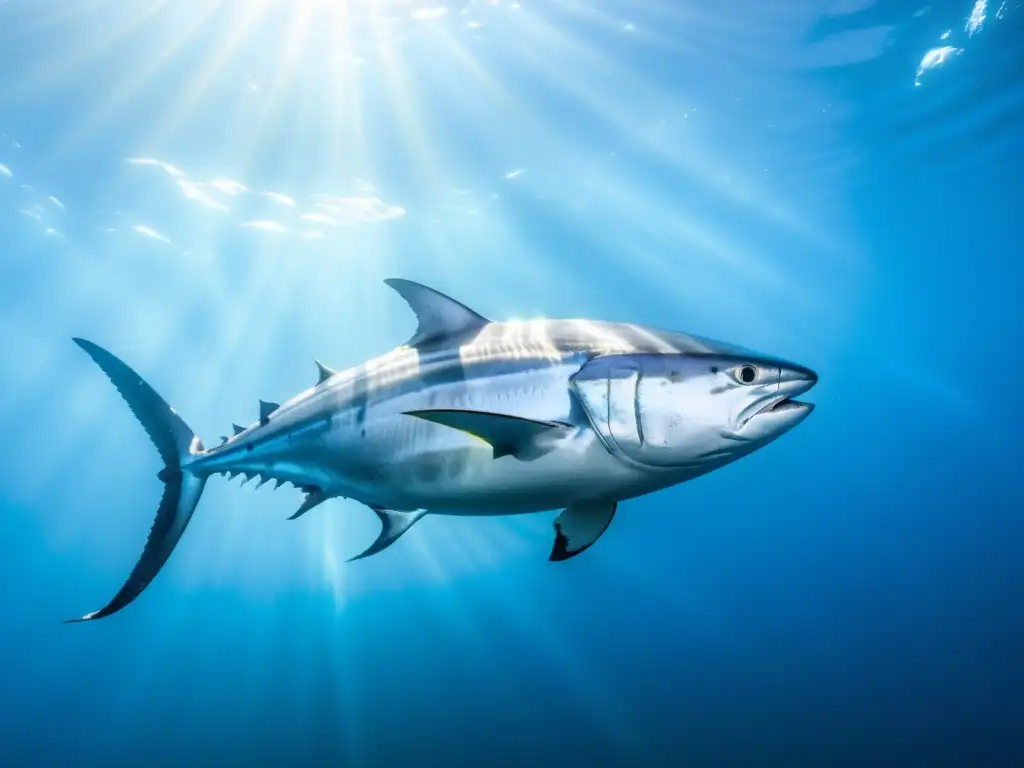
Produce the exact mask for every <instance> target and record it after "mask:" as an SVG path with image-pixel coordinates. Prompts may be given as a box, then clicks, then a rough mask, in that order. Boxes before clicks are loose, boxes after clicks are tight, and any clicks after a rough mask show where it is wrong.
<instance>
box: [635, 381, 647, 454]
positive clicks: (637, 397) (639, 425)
mask: <svg viewBox="0 0 1024 768" xmlns="http://www.w3.org/2000/svg"><path fill="white" fill-rule="evenodd" d="M643 376H644V375H643V372H642V371H637V373H636V388H635V389H634V390H633V418H634V419H635V420H636V435H637V437H638V438H639V439H640V445H641V446H643V444H644V424H643V422H642V421H641V420H640V382H641V381H643Z"/></svg>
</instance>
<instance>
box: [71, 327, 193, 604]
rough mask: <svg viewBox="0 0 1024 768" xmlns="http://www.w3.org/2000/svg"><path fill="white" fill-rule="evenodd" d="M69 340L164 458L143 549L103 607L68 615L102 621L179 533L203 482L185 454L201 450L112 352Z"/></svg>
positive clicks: (138, 586) (147, 576)
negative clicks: (90, 361) (108, 383)
mask: <svg viewBox="0 0 1024 768" xmlns="http://www.w3.org/2000/svg"><path fill="white" fill-rule="evenodd" d="M74 342H75V343H76V344H77V345H78V346H80V347H81V348H82V349H84V350H85V351H86V352H87V353H88V354H89V356H90V357H91V358H92V359H93V360H94V361H95V362H96V364H97V365H98V366H99V367H100V368H101V369H102V370H103V372H104V373H105V374H107V376H108V377H109V378H110V380H111V381H112V382H113V383H114V386H115V387H117V391H118V392H120V393H121V397H123V398H124V399H125V402H127V403H128V407H129V408H131V409H132V413H134V414H135V418H137V419H138V420H139V422H140V423H141V424H142V426H143V428H144V429H145V430H146V433H147V434H148V435H149V439H150V440H152V441H153V444H154V445H156V449H157V451H159V453H160V458H162V459H163V461H164V468H163V469H162V470H161V471H160V474H159V475H158V476H159V478H160V479H161V480H162V481H163V483H164V495H163V498H162V499H160V506H159V508H158V509H157V512H156V520H155V521H154V522H153V528H152V530H150V532H149V539H148V540H147V541H146V547H145V549H143V551H142V556H141V557H140V558H139V562H138V563H136V565H135V568H134V569H132V572H131V575H129V576H128V580H127V581H126V582H125V583H124V586H123V587H121V589H120V591H119V592H118V593H117V594H116V595H114V598H113V599H112V600H111V601H110V602H109V603H107V605H106V606H104V607H103V608H100V609H99V610H98V611H93V612H92V613H87V614H86V615H85V616H82V617H81V618H80V619H71V620H70V621H72V622H75V621H89V620H91V619H102V618H103V617H104V616H109V615H110V614H112V613H116V612H117V611H119V610H121V609H122V608H124V607H125V606H126V605H128V604H129V603H130V602H132V600H134V599H135V598H136V597H138V596H139V595H140V594H142V590H144V589H145V588H146V587H147V586H149V583H150V582H151V581H152V580H153V578H154V577H155V576H156V575H157V573H158V572H159V571H160V568H161V567H163V564H164V563H165V562H167V558H168V557H170V555H171V552H172V551H173V550H174V546H175V544H177V543H178V539H180V538H181V534H182V533H184V531H185V526H186V525H188V521H189V520H190V519H191V517H192V513H193V512H195V509H196V504H198V503H199V497H200V495H201V494H202V492H203V486H204V485H205V484H206V478H205V477H198V476H196V475H193V474H191V473H190V472H188V471H184V470H183V466H184V465H185V464H186V463H187V461H188V459H189V457H190V456H193V455H195V454H196V453H198V452H199V451H202V450H203V444H202V443H201V442H200V441H199V438H198V437H196V436H195V435H194V434H193V433H192V430H191V429H189V428H188V426H186V424H185V422H184V421H182V420H181V417H180V416H178V414H177V413H175V412H174V409H173V408H171V407H170V406H169V405H168V404H167V403H166V402H165V401H164V399H163V398H162V397H160V395H158V394H157V393H156V391H155V390H154V389H153V388H152V387H151V386H149V384H147V383H146V382H144V381H143V380H142V377H141V376H139V375H138V374H137V373H136V372H135V371H133V370H132V369H131V368H129V367H128V366H127V365H125V364H124V363H123V362H121V361H120V360H118V359H117V358H116V357H115V356H114V355H112V354H110V353H109V352H107V351H106V350H105V349H103V348H102V347H98V346H96V345H95V344H93V343H92V342H91V341H86V340H85V339H74Z"/></svg>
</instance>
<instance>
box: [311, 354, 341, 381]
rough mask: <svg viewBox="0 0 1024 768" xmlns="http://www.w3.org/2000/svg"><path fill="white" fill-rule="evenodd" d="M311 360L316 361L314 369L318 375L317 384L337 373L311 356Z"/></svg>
mask: <svg viewBox="0 0 1024 768" xmlns="http://www.w3.org/2000/svg"><path fill="white" fill-rule="evenodd" d="M313 362H314V363H316V370H317V373H318V374H319V375H320V380H319V381H317V384H323V383H324V382H325V381H327V380H328V379H329V378H331V376H333V375H334V374H336V373H337V371H335V370H332V369H331V368H328V367H327V366H326V365H324V364H323V363H321V362H320V361H319V360H317V359H316V358H313Z"/></svg>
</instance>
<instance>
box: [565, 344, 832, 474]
mask: <svg viewBox="0 0 1024 768" xmlns="http://www.w3.org/2000/svg"><path fill="white" fill-rule="evenodd" d="M817 380H818V377H817V375H816V374H815V373H814V372H813V371H811V370H810V369H808V368H805V367H803V366H800V365H796V364H793V363H787V362H784V361H781V360H775V359H772V358H769V357H765V356H761V355H757V354H754V353H744V352H736V351H732V350H730V351H729V352H728V353H717V352H712V353H701V354H692V353H687V354H630V355H611V356H607V357H598V358H595V359H594V360H591V361H590V362H589V363H587V364H586V365H585V366H583V368H582V369H581V370H580V371H579V372H578V373H577V374H576V375H575V376H574V377H573V388H574V390H575V392H576V394H577V395H578V397H579V399H580V401H581V402H582V404H583V406H584V409H585V410H586V412H587V415H588V417H589V419H590V422H591V424H592V426H593V427H594V429H595V430H596V431H597V432H598V434H599V436H600V437H601V439H602V441H603V442H604V444H605V446H606V447H607V448H608V449H609V450H610V451H611V452H612V453H613V454H615V455H617V456H619V457H620V458H624V459H625V460H626V461H628V462H633V463H635V464H639V465H641V466H643V467H650V468H679V469H687V470H692V469H700V468H705V469H707V468H713V467H716V466H720V465H722V464H725V463H728V462H730V461H733V460H735V459H737V458H740V457H741V456H745V455H747V454H749V453H751V452H752V451H755V450H757V449H758V448H760V447H762V446H764V445H767V444H768V443H770V442H772V441H773V440H775V439H776V438H778V437H779V436H781V435H783V434H785V433H786V432H788V431H789V430H791V429H792V428H793V427H795V426H796V425H797V424H799V423H800V422H802V421H803V420H804V419H806V418H807V417H808V416H809V415H810V413H811V411H812V410H813V409H814V406H813V405H811V404H809V403H803V402H800V401H797V400H794V399H792V398H794V397H796V396H798V395H801V394H803V393H804V392H806V391H807V390H809V389H810V388H811V387H813V386H814V384H815V383H816V382H817Z"/></svg>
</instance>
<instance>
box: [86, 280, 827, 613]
mask: <svg viewBox="0 0 1024 768" xmlns="http://www.w3.org/2000/svg"><path fill="white" fill-rule="evenodd" d="M388 283H389V284H390V285H391V286H392V287H393V288H395V289H396V290H397V291H398V292H399V293H400V294H401V295H402V296H403V298H405V299H406V300H407V301H408V302H409V304H410V306H411V307H412V309H413V310H414V312H415V313H416V315H417V318H418V320H419V328H418V330H417V333H416V334H415V335H414V336H413V338H412V339H410V340H409V342H408V343H407V344H406V345H404V346H402V347H399V348H398V349H396V350H394V351H392V352H390V353H388V354H386V355H383V356H382V357H379V358H376V359H374V360H370V361H368V362H366V363H364V364H362V365H359V366H356V367H354V368H351V369H349V370H346V371H341V372H334V371H332V370H330V369H328V368H326V367H325V366H323V365H322V364H320V363H317V368H318V371H319V380H318V382H317V384H316V385H315V386H313V387H311V388H310V389H308V390H306V391H305V392H302V393H300V394H299V395H297V396H295V397H294V398H292V399H291V400H289V401H287V402H285V403H283V404H282V405H276V404H273V403H261V410H260V419H259V420H258V421H257V422H255V423H253V424H252V425H250V426H249V427H247V428H244V429H243V428H238V427H236V429H235V434H234V435H232V436H231V437H229V438H224V442H223V443H222V444H221V445H219V446H216V447H213V448H209V449H206V448H203V447H202V445H201V443H200V442H199V440H198V438H197V437H195V436H194V435H193V434H192V433H191V431H190V430H188V428H187V427H186V426H185V425H184V423H183V422H181V420H180V418H179V417H177V414H175V413H174V411H173V410H172V409H170V407H169V406H167V404H166V403H164V402H163V401H162V399H160V398H159V395H157V394H156V393H155V391H153V390H152V389H151V388H149V386H148V385H147V384H146V383H145V382H144V381H142V379H141V377H138V374H135V373H134V371H132V370H131V369H130V368H128V367H127V366H126V365H124V364H123V363H121V361H119V360H118V359H117V358H116V357H114V356H113V355H111V354H110V353H109V352H106V351H105V350H102V349H101V348H99V347H97V346H96V345H93V344H91V342H85V341H82V340H76V341H78V343H79V344H80V345H81V346H83V348H84V349H86V351H87V352H89V354H90V355H91V356H92V357H93V358H94V360H96V362H97V363H98V364H100V366H101V368H103V369H104V371H105V372H106V373H107V374H108V376H110V378H111V379H112V380H113V382H114V384H115V385H116V386H117V387H118V389H119V390H120V391H121V393H122V395H123V396H124V397H125V399H126V400H127V401H128V403H129V405H130V406H131V407H132V409H133V411H134V412H135V413H136V415H137V416H138V417H139V419H140V421H141V422H142V424H143V426H144V427H145V428H146V429H147V431H148V432H149V434H150V437H151V438H152V439H153V441H154V443H156V444H157V447H158V450H160V453H161V456H162V457H163V458H164V460H165V462H166V464H167V468H165V470H164V471H163V472H162V473H161V479H163V480H164V482H165V485H166V489H167V490H166V492H165V498H164V502H163V503H162V504H161V508H160V510H159V511H158V515H157V521H156V523H155V524H154V530H153V533H152V534H151V536H150V540H149V542H148V543H147V547H146V550H145V551H144V552H143V556H142V558H141V559H140V561H139V564H138V565H137V566H136V569H135V571H133V574H132V576H131V577H129V581H128V583H126V585H125V587H123V588H122V590H121V592H119V593H118V595H117V596H115V598H114V599H113V600H112V601H111V602H110V603H109V604H108V605H107V606H106V607H105V608H103V609H101V610H100V611H96V612H94V613H92V614H88V615H86V616H85V617H83V619H93V618H100V617H101V616H105V615H109V614H110V613H113V612H115V611H117V610H120V608H122V607H124V605H127V604H128V602H131V600H132V599H134V597H136V596H137V595H138V594H139V593H140V592H141V591H142V589H144V588H145V586H146V585H147V584H148V583H149V581H150V580H152V578H153V577H154V576H155V575H156V572H157V571H159V569H160V567H161V566H162V565H163V563H164V562H165V561H166V559H167V557H168V556H169V555H170V552H171V550H172V549H173V547H174V545H175V544H176V543H177V540H178V538H180V536H181V533H182V532H183V530H184V527H185V525H186V524H187V522H188V519H189V518H190V517H191V514H192V512H193V511H194V508H195V505H196V503H197V502H198V498H199V495H200V494H201V492H202V486H203V484H204V483H205V481H206V479H207V478H209V477H210V476H212V475H215V474H220V473H226V474H228V475H231V476H234V475H236V474H242V475H245V476H246V477H247V478H252V477H257V476H258V477H260V484H262V483H264V482H267V481H269V480H274V481H275V484H280V483H281V482H290V483H292V484H294V485H296V486H298V487H300V488H302V489H303V490H304V491H305V492H306V494H307V495H306V500H305V502H304V503H303V505H302V507H300V509H299V511H298V512H296V513H295V515H293V517H298V516H300V515H302V514H305V513H306V512H308V511H309V510H310V509H312V508H314V507H316V506H317V505H319V504H320V503H322V502H323V501H326V500H327V499H330V498H335V497H346V498H352V499H355V500H358V501H360V502H362V503H363V504H365V505H367V506H368V507H370V508H371V509H373V510H374V511H375V512H376V513H377V514H378V516H379V517H380V519H381V523H382V531H381V535H380V537H378V539H377V541H375V542H374V544H373V545H372V546H371V547H370V548H369V549H368V550H367V551H366V552H364V553H362V554H361V555H359V556H358V557H365V556H367V555H369V554H374V553H376V552H379V551H381V550H382V549H384V548H386V547H387V546H389V545H390V544H392V543H393V542H394V541H395V540H397V539H398V538H399V537H400V536H401V535H402V533H404V532H405V531H406V530H408V528H409V527H410V526H411V525H412V524H413V523H415V522H416V520H418V519H420V518H421V517H422V516H423V515H425V514H427V513H430V514H447V515H505V514H519V513H528V512H539V511H545V510H551V509H559V508H564V511H563V512H562V514H561V515H560V516H559V517H558V518H557V519H556V522H555V531H556V536H555V544H554V547H553V549H552V554H551V559H553V560H564V559H567V558H569V557H572V556H574V555H576V554H579V553H580V552H582V551H583V550H585V549H587V548H588V547H589V546H591V545H592V544H593V543H594V542H595V541H596V540H597V538H599V537H600V535H601V534H602V533H603V531H604V530H605V529H606V528H607V526H608V524H609V523H610V522H611V519H612V517H613V516H614V514H615V511H616V509H617V505H618V502H620V501H623V500H626V499H630V498H634V497H637V496H640V495H643V494H646V493H650V492H653V491H656V490H659V489H661V488H665V487H668V486H671V485H675V484H678V483H680V482H684V481H686V480H689V479H692V478H694V477H697V476H699V475H702V474H705V473H706V472H709V471H711V470H713V469H716V468H718V467H721V466H723V465H725V464H728V463H730V462H732V461H735V460H736V459H738V458H740V457H741V456H744V455H747V454H748V453H750V452H751V451H753V450H756V449H757V448H760V447H761V446H763V445H765V444H767V443H769V442H771V441H773V440H774V439H776V438H777V437H778V436H780V435H781V434H783V433H784V432H786V431H788V430H789V429H791V428H792V427H794V426H796V424H798V423H799V422H801V421H802V420H803V419H804V418H806V416H807V415H808V414H809V413H810V412H811V410H812V406H810V405H807V404H803V403H798V402H796V401H794V400H791V399H790V398H791V397H792V396H795V395H798V394H800V393H802V392H804V391H806V390H807V389H809V388H810V387H811V386H813V384H814V383H815V381H816V379H817V377H816V376H815V374H814V373H813V372H811V371H810V370H808V369H806V368H803V367H801V366H798V365H794V364H791V363H786V362H784V361H779V360H776V359H773V358H768V357H765V356H763V355H759V354H757V353H753V352H749V351H746V350H742V349H740V348H737V347H734V346H732V345H727V344H723V343H720V342H715V341H712V340H708V339H703V338H701V337H696V336H689V335H686V334H681V333H675V332H667V331H661V330H657V329H652V328H645V327H641V326H636V325H631V324H619V323H607V322H598V321H590V320H535V321H528V322H507V323H503V322H491V321H489V320H487V319H486V318H484V317H482V316H480V315H478V314H476V313H475V312H473V311H472V310H470V309H468V308H467V307H465V306H464V305H462V304H459V303H458V302H456V301H454V300H453V299H450V298H449V297H447V296H444V295H443V294H441V293H438V292H437V291H434V290H432V289H429V288H427V287H425V286H422V285H419V284H417V283H412V282H410V281H405V280H390V281H388Z"/></svg>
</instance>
